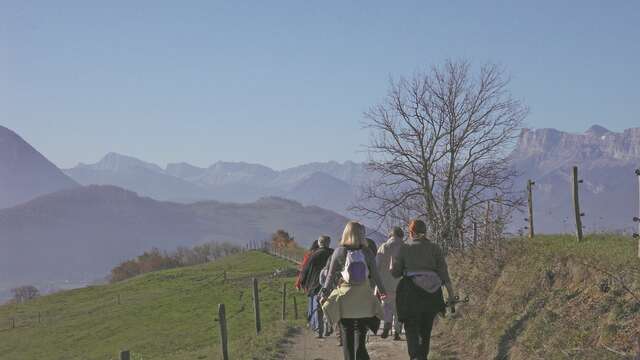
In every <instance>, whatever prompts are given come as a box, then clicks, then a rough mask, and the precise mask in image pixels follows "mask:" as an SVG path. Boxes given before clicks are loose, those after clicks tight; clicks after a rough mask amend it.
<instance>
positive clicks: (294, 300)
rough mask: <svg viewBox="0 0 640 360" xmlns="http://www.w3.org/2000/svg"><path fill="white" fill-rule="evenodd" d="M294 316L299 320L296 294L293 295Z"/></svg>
mask: <svg viewBox="0 0 640 360" xmlns="http://www.w3.org/2000/svg"><path fill="white" fill-rule="evenodd" d="M293 318H294V319H295V320H298V301H297V300H296V296H295V294H294V295H293Z"/></svg>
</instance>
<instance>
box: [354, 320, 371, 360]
mask: <svg viewBox="0 0 640 360" xmlns="http://www.w3.org/2000/svg"><path fill="white" fill-rule="evenodd" d="M367 331H369V328H368V327H367V322H366V321H365V319H358V320H356V324H355V332H356V333H355V336H356V341H357V343H356V346H357V348H356V359H357V360H369V352H367Z"/></svg>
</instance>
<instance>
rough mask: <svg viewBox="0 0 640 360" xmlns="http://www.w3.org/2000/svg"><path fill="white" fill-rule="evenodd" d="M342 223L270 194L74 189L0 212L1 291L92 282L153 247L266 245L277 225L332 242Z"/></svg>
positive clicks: (298, 235)
mask: <svg viewBox="0 0 640 360" xmlns="http://www.w3.org/2000/svg"><path fill="white" fill-rule="evenodd" d="M347 221H348V219H347V218H345V217H343V216H341V215H339V214H336V213H334V212H332V211H329V210H324V209H322V208H319V207H316V206H302V205H300V204H299V203H297V202H294V201H290V200H286V199H281V198H275V197H271V198H263V199H260V200H258V201H256V202H254V203H250V204H231V203H223V202H217V201H204V202H197V203H193V204H179V203H172V202H162V201H157V200H153V199H151V198H148V197H140V196H138V195H137V194H136V193H134V192H131V191H128V190H124V189H122V188H118V187H114V186H108V185H90V186H85V187H76V188H73V189H69V190H63V191H59V192H55V193H52V194H48V195H44V196H41V197H39V198H37V199H34V200H31V201H29V202H27V203H24V204H21V205H18V206H15V207H12V208H9V209H3V210H0V249H3V251H2V252H0V288H2V284H5V286H10V285H17V284H24V283H34V282H42V281H55V280H60V279H64V280H68V281H72V282H78V281H85V280H93V279H97V278H102V277H104V276H105V275H106V274H108V272H109V270H110V269H111V268H112V267H113V266H114V265H116V264H117V263H118V262H120V261H123V260H125V259H128V258H132V257H134V256H136V255H140V254H141V253H142V252H143V251H145V250H149V249H151V248H152V247H157V248H159V249H162V250H174V249H176V248H177V247H178V246H193V245H195V244H199V243H203V242H208V241H214V242H219V243H220V242H230V243H233V244H237V245H241V246H243V245H244V244H246V243H247V242H249V241H256V240H257V241H262V240H268V239H269V238H270V234H271V233H273V232H274V231H275V230H276V229H280V228H282V229H286V230H287V231H288V232H289V233H290V234H292V235H293V236H294V237H295V238H296V239H298V241H300V242H301V243H304V244H308V243H310V242H311V241H312V240H313V239H316V238H317V237H318V235H320V234H328V235H330V236H331V237H332V238H333V239H334V241H335V239H337V238H338V237H339V235H340V234H341V231H342V229H343V227H344V225H345V223H346V222H347Z"/></svg>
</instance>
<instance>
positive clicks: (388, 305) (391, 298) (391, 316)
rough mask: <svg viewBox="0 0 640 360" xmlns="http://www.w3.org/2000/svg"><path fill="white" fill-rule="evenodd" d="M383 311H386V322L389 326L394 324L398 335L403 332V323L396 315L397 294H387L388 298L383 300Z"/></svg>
mask: <svg viewBox="0 0 640 360" xmlns="http://www.w3.org/2000/svg"><path fill="white" fill-rule="evenodd" d="M382 310H384V322H385V326H388V325H387V324H389V325H390V324H391V323H393V328H394V330H395V333H396V334H400V333H401V332H402V323H401V322H400V321H399V320H398V314H397V313H396V294H395V293H387V297H386V298H385V299H384V300H382Z"/></svg>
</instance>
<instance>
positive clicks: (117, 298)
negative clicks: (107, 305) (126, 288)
mask: <svg viewBox="0 0 640 360" xmlns="http://www.w3.org/2000/svg"><path fill="white" fill-rule="evenodd" d="M116 303H117V304H118V305H120V294H118V296H117V297H116Z"/></svg>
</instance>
